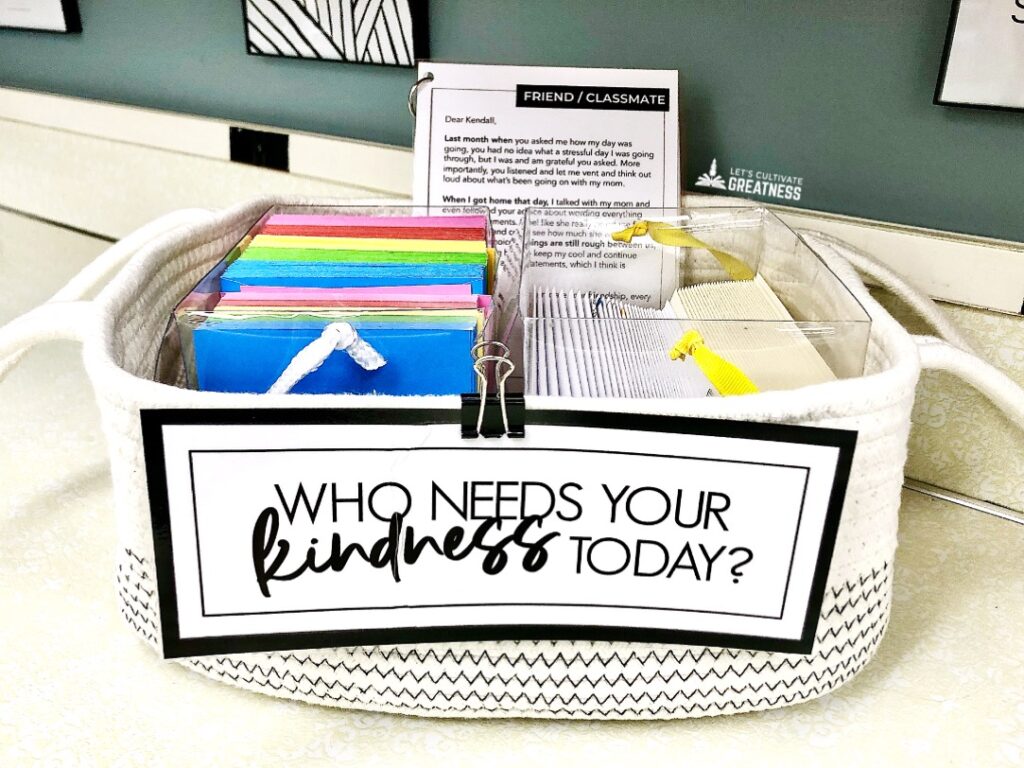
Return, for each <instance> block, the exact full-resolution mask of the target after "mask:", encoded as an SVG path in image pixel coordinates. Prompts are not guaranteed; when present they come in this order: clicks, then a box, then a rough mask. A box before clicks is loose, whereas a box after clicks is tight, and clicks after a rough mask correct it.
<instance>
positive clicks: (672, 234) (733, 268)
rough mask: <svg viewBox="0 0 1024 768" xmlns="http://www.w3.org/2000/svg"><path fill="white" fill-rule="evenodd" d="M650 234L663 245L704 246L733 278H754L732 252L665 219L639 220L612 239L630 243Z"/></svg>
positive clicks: (680, 246)
mask: <svg viewBox="0 0 1024 768" xmlns="http://www.w3.org/2000/svg"><path fill="white" fill-rule="evenodd" d="M644 235H649V236H650V238H651V240H653V241H654V242H656V243H661V244H662V245H671V246H675V247H677V248H703V249H704V250H706V251H710V252H711V255H712V256H714V257H715V258H716V259H718V263H719V264H721V265H722V269H724V270H725V271H726V272H727V273H728V274H729V277H731V278H732V279H733V280H753V279H754V270H752V269H751V268H750V267H748V266H747V265H746V264H744V263H743V262H742V261H740V260H739V259H737V258H736V257H735V256H733V255H732V254H731V253H726V252H725V251H720V250H718V249H717V248H712V247H711V246H710V245H708V244H707V243H705V242H703V241H702V240H698V239H697V238H696V237H694V236H693V235H691V234H690V233H689V232H687V231H686V230H685V229H680V228H679V227H677V226H674V225H672V224H669V223H667V222H664V221H638V222H637V223H636V224H634V225H633V226H631V227H626V228H625V229H623V230H621V231H619V232H613V233H612V240H617V241H619V242H620V243H628V242H631V241H632V240H633V238H634V237H643V236H644Z"/></svg>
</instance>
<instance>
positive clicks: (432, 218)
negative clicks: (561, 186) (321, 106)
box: [158, 206, 497, 395]
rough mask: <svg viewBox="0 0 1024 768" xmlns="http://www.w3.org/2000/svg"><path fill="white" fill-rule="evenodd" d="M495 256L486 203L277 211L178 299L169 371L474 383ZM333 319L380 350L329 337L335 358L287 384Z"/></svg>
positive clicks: (356, 386)
mask: <svg viewBox="0 0 1024 768" xmlns="http://www.w3.org/2000/svg"><path fill="white" fill-rule="evenodd" d="M282 215H283V217H284V218H282ZM324 216H327V217H335V218H333V219H329V220H328V219H322V218H321V217H324ZM271 217H278V218H277V219H275V220H274V221H278V222H281V221H284V219H287V221H288V223H287V224H280V225H274V224H268V223H269V222H271V221H272V218H271ZM386 219H391V220H392V221H391V222H390V223H387V224H384V223H383V222H384V220H386ZM446 221H450V222H451V225H450V226H448V225H445V226H443V227H442V229H444V236H443V237H442V236H440V235H438V232H437V229H438V225H439V223H444V222H446ZM318 222H319V223H318ZM328 222H333V223H328ZM480 222H482V224H483V226H482V227H481V226H480ZM382 227H383V228H384V229H385V230H387V234H386V236H385V235H381V233H380V230H381V228H382ZM257 238H259V239H257ZM339 238H341V239H340V240H339ZM278 248H280V249H284V250H285V251H286V252H287V253H286V256H285V257H281V251H280V250H276V249H278ZM256 249H261V250H259V252H261V253H266V254H268V255H267V256H266V257H265V258H264V257H262V256H253V254H254V253H257V250H256ZM243 253H245V254H246V256H245V258H244V259H243ZM496 260H497V255H496V252H495V250H494V236H493V232H492V229H491V225H490V217H489V214H488V212H487V209H485V208H479V207H473V208H466V207H451V206H443V207H438V206H432V207H425V206H373V207H367V206H277V207H274V208H271V209H269V210H267V211H266V212H265V213H264V214H263V215H262V216H260V218H259V219H258V220H257V221H256V222H255V223H254V224H253V226H252V228H251V229H250V230H249V232H248V233H247V234H246V235H245V236H244V237H243V238H242V239H241V240H240V241H239V242H238V243H237V244H236V245H235V246H234V247H233V248H232V249H231V250H230V251H229V252H228V253H227V254H226V255H225V256H224V258H223V259H221V260H220V261H219V262H218V263H217V264H216V265H215V266H214V267H213V268H212V269H211V270H210V271H209V272H208V273H207V274H206V275H205V276H204V277H203V278H202V279H201V280H200V281H199V282H198V283H197V285H196V286H195V288H194V289H193V290H192V291H190V292H189V294H188V295H187V296H185V297H184V298H183V299H182V301H181V302H180V303H179V304H178V305H177V307H176V308H175V310H174V312H173V315H172V317H171V320H170V323H169V326H168V333H167V334H166V336H165V343H164V346H163V347H162V348H161V356H160V357H161V359H160V361H159V362H158V377H160V378H161V379H163V380H167V379H168V378H172V379H173V378H176V379H177V380H178V383H184V385H185V386H187V387H189V388H192V389H201V390H213V391H229V392H267V391H288V392H296V393H337V394H340V393H357V394H368V393H379V394H396V395H403V394H461V393H463V392H473V391H476V389H477V379H476V375H475V373H474V370H473V361H474V359H473V354H472V348H473V346H474V345H475V344H477V343H478V342H480V341H483V340H487V339H489V338H490V335H489V333H490V325H491V324H490V322H489V320H490V318H491V316H492V307H491V301H490V293H491V290H492V285H493V280H494V275H495V272H496V266H497V265H496ZM328 326H334V327H335V330H336V329H337V328H341V329H343V331H344V332H345V333H348V332H349V331H354V332H355V334H356V336H357V339H358V340H359V341H360V342H366V344H368V345H369V346H370V348H371V350H372V351H374V352H377V353H378V357H377V358H374V357H373V356H372V355H370V357H369V358H365V359H361V358H360V355H359V354H358V353H357V351H358V350H359V349H361V347H360V346H359V344H354V345H350V346H349V347H342V346H341V344H342V343H343V342H341V341H339V342H338V344H339V345H338V346H337V348H336V349H335V351H331V350H330V345H329V344H327V346H326V347H325V348H324V352H325V353H326V356H325V358H324V360H323V361H321V362H320V364H319V365H315V363H316V360H315V359H313V360H312V362H311V363H310V364H309V365H306V366H305V367H304V368H302V367H301V366H300V368H301V370H300V371H299V372H300V373H302V375H301V376H300V377H299V378H298V379H296V380H295V381H294V382H293V383H291V385H290V386H287V387H286V388H285V389H283V390H281V389H280V387H281V386H283V385H282V384H281V380H282V378H287V376H286V375H285V372H286V370H295V364H296V363H295V361H296V360H298V357H297V356H298V355H299V353H300V351H302V350H304V349H306V348H307V347H310V345H311V344H313V343H314V342H317V340H318V339H320V338H321V337H324V338H326V336H325V334H327V333H329V331H327V328H328ZM339 338H342V337H339ZM363 351H364V352H365V349H364V350H363ZM346 352H347V353H348V354H346ZM312 354H313V353H312V352H310V353H307V356H309V355H312ZM427 360H429V361H430V364H425V361H427ZM382 361H383V362H382ZM375 366H376V367H375ZM307 369H308V370H307ZM175 370H177V372H178V373H177V375H176V374H175ZM181 379H184V381H183V382H181ZM274 386H277V387H279V389H277V390H272V389H271V387H274Z"/></svg>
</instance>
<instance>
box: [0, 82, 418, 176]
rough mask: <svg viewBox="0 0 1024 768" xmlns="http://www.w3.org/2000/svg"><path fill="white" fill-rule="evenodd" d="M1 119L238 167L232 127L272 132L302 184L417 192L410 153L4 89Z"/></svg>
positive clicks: (365, 143)
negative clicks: (283, 142)
mask: <svg viewBox="0 0 1024 768" xmlns="http://www.w3.org/2000/svg"><path fill="white" fill-rule="evenodd" d="M0 119H3V120H13V121H16V122H21V123H28V124H31V125H37V126H40V127H43V128H52V129H56V130H61V131H68V132H70V133H77V134H82V135H86V136H93V137H96V138H100V139H107V140H110V141H120V142H124V143H127V144H136V145H139V146H144V147H151V148H154V149H162V150H166V151H170V152H180V153H183V154H187V155H196V156H198V157H206V158H210V159H212V160H224V161H227V160H230V159H231V144H230V138H229V134H230V129H231V128H232V127H242V128H254V129H256V130H262V131H273V132H275V133H284V134H287V135H288V137H289V139H288V144H289V160H290V162H289V172H290V173H293V174H295V175H297V176H307V177H309V178H314V179H322V180H324V181H333V182H338V183H340V184H345V185H347V186H354V187H362V188H363V189H365V190H367V192H371V193H376V194H381V195H391V196H394V195H401V196H405V195H408V194H409V190H410V189H412V151H411V150H409V149H406V148H404V147H392V146H388V145H385V144H374V143H372V142H368V141H356V140H354V139H339V138H334V137H330V136H321V135H316V134H310V133H302V132H298V131H292V130H288V129H282V128H274V127H270V126H257V125H251V124H249V123H245V122H231V121H226V120H217V119H214V118H208V117H199V116H196V115H185V114H178V113H175V112H165V111H161V110H156V109H144V108H141V107H131V106H126V105H123V104H113V103H109V102H103V101H93V100H90V99H79V98H75V97H72V96H58V95H55V94H49V93H39V92H36V91H26V90H21V89H19V88H0ZM409 130H410V132H411V131H412V123H411V122H410V124H409Z"/></svg>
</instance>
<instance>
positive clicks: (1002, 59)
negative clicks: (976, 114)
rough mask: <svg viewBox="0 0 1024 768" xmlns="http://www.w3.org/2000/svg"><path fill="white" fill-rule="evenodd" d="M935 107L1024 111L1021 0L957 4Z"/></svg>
mask: <svg viewBox="0 0 1024 768" xmlns="http://www.w3.org/2000/svg"><path fill="white" fill-rule="evenodd" d="M935 103H936V104H941V105H944V106H957V107H976V108H980V109H1004V110H1024V0H955V2H954V3H953V9H952V12H951V14H950V18H949V30H948V32H947V33H946V48H945V51H944V53H943V56H942V68H941V70H940V72H939V81H938V84H937V85H936V88H935Z"/></svg>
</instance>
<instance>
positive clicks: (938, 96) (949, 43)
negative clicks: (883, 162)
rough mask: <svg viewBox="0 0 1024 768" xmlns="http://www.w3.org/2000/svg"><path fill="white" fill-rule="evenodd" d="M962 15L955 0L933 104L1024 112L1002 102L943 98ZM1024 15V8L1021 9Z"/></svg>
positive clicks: (950, 15) (1019, 108) (950, 12)
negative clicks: (957, 24)
mask: <svg viewBox="0 0 1024 768" xmlns="http://www.w3.org/2000/svg"><path fill="white" fill-rule="evenodd" d="M959 15H960V0H953V3H952V6H951V8H950V11H949V23H948V24H947V26H946V42H945V44H944V45H943V48H942V62H941V64H940V65H939V77H938V79H937V80H936V82H935V93H934V94H933V96H932V104H934V105H935V106H937V107H958V108H961V109H983V110H986V111H989V112H1015V113H1018V114H1019V113H1021V112H1024V107H1010V106H1003V105H1000V104H977V103H975V102H968V101H947V100H945V99H943V98H942V89H943V86H944V85H945V83H946V70H947V69H948V67H949V56H950V54H951V53H952V50H953V37H954V35H955V34H956V23H957V18H958V17H959ZM1021 15H1022V16H1024V10H1022V11H1021Z"/></svg>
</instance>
